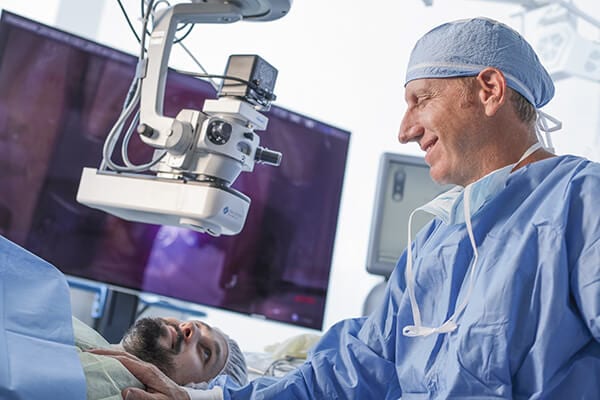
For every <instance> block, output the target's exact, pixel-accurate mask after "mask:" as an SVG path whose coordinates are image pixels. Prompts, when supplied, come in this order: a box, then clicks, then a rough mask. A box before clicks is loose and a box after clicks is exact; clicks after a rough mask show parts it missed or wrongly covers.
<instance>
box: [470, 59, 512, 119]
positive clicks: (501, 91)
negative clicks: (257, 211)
mask: <svg viewBox="0 0 600 400" xmlns="http://www.w3.org/2000/svg"><path fill="white" fill-rule="evenodd" d="M477 83H478V98H479V101H480V102H481V104H482V105H483V107H484V110H485V114H486V115H487V116H488V117H492V116H494V115H496V113H497V112H498V110H499V109H500V108H501V107H502V105H503V104H504V103H505V102H506V96H507V94H508V92H507V90H506V78H505V77H504V74H503V73H502V71H500V70H499V69H497V68H493V67H487V68H485V69H484V70H482V71H481V72H480V73H479V75H477Z"/></svg>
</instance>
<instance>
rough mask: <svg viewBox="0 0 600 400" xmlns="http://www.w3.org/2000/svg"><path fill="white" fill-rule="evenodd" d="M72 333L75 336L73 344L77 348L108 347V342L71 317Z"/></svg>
mask: <svg viewBox="0 0 600 400" xmlns="http://www.w3.org/2000/svg"><path fill="white" fill-rule="evenodd" d="M72 320H73V335H74V336H75V346H77V348H78V349H79V350H89V349H98V348H106V347H110V343H108V341H107V340H106V339H104V338H103V337H102V335H100V334H99V333H98V332H96V331H95V330H94V329H93V328H92V327H90V326H88V325H87V324H85V323H84V322H82V321H80V320H79V319H77V318H75V317H72Z"/></svg>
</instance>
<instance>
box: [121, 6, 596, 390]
mask: <svg viewBox="0 0 600 400" xmlns="http://www.w3.org/2000/svg"><path fill="white" fill-rule="evenodd" d="M405 89H406V90H405V99H406V103H407V109H406V112H405V115H404V118H403V119H402V123H401V126H400V132H399V135H398V137H399V140H400V142H401V143H407V142H416V143H418V144H419V146H420V147H421V149H422V150H423V151H424V153H425V160H426V161H427V163H428V164H429V165H430V167H431V176H432V177H433V178H434V180H436V181H437V182H440V183H449V184H456V185H458V186H457V188H456V189H453V190H452V191H450V192H447V193H444V194H442V195H441V196H440V197H438V198H436V199H434V200H433V201H432V202H430V203H428V204H425V205H423V206H422V207H420V208H419V209H417V210H415V211H414V212H413V214H414V213H417V212H427V213H432V214H434V215H435V216H436V218H435V219H434V220H433V221H432V222H431V223H430V224H429V225H427V226H426V227H425V228H423V229H422V230H421V231H420V232H419V233H418V234H417V235H416V237H415V238H414V241H413V240H412V237H413V234H412V232H411V235H409V236H410V238H409V243H408V246H407V250H406V251H405V252H404V253H403V254H402V256H401V257H400V259H399V261H398V264H397V267H396V269H395V271H394V273H393V274H392V276H391V277H390V280H389V284H388V287H387V290H386V294H385V298H384V300H383V301H382V303H381V304H380V305H379V307H378V308H376V310H375V311H374V312H373V314H372V315H370V316H369V317H368V318H356V319H349V320H345V321H342V322H339V323H338V324H336V325H334V326H333V327H332V328H331V329H330V330H329V331H328V332H326V333H325V334H324V335H323V337H322V339H321V341H320V342H319V343H318V344H317V345H316V347H315V348H314V350H313V351H312V353H311V354H310V355H309V358H308V360H307V362H306V363H305V364H303V365H302V366H300V367H299V368H298V369H297V370H296V371H293V372H291V373H289V374H288V375H286V376H285V377H283V378H281V379H279V380H266V379H258V380H254V381H253V382H251V383H250V384H249V385H246V386H244V387H242V388H238V387H235V386H234V385H232V384H231V383H229V382H228V381H227V380H226V379H222V378H218V379H216V380H214V381H213V382H212V384H211V386H212V387H213V391H211V392H203V391H196V392H191V391H190V392H181V391H178V392H177V393H179V394H181V397H177V396H173V398H181V399H188V398H191V399H207V398H219V399H255V398H256V399H259V398H260V399H338V398H339V399H398V398H400V397H401V398H402V399H416V398H418V399H450V398H460V399H468V398H471V399H492V398H493V399H499V398H516V399H598V398H600V379H599V377H600V343H599V341H600V212H599V211H598V204H599V203H598V199H600V165H599V164H596V163H593V162H591V161H588V160H586V159H583V158H580V157H576V156H572V155H565V156H555V155H554V154H552V152H551V151H550V150H551V149H550V147H551V143H550V141H549V140H548V136H547V135H546V133H547V132H549V131H551V130H552V129H553V128H554V126H555V125H556V122H557V121H556V120H554V119H553V118H551V117H549V116H547V115H546V114H544V113H542V112H541V111H540V108H541V107H543V106H544V105H546V104H547V103H548V102H549V101H550V100H551V99H552V97H553V95H554V85H553V83H552V80H551V79H550V76H549V75H548V72H547V71H546V70H545V69H544V67H543V66H542V65H541V63H540V61H539V59H538V57H537V56H536V54H535V53H534V51H533V49H532V48H531V46H530V45H529V44H528V43H527V42H526V41H525V40H524V39H523V38H522V37H521V36H520V35H519V34H518V33H517V32H516V31H514V30H513V29H511V28H509V27H508V26H506V25H504V24H501V23H499V22H497V21H493V20H490V19H486V18H474V19H468V20H459V21H454V22H450V23H445V24H443V25H440V26H438V27H436V28H434V29H433V30H431V31H429V32H428V33H427V34H425V35H424V36H423V37H422V38H421V39H420V40H419V41H418V42H417V43H416V45H415V47H414V49H413V51H412V54H411V57H410V61H409V65H408V68H407V72H406V85H405ZM553 125H554V126H553ZM411 220H412V218H411ZM408 225H409V226H408V229H409V230H410V229H411V226H410V225H411V221H409V222H408ZM403 229H407V226H398V230H403ZM126 366H127V367H128V368H129V369H130V370H131V371H132V372H133V373H134V374H135V375H136V376H137V377H138V378H139V379H140V380H141V381H142V382H144V383H146V384H147V385H153V386H152V389H153V391H154V392H153V393H143V392H136V393H135V396H131V397H127V399H128V400H132V399H164V398H165V397H164V395H163V393H172V391H173V390H176V389H174V386H176V385H173V383H172V382H168V381H165V380H164V379H163V378H162V377H161V376H160V375H158V374H156V371H151V370H148V369H146V368H145V365H144V364H142V363H129V364H128V365H126ZM157 382H159V383H157ZM170 391H171V392H170ZM216 394H218V396H219V397H209V396H216ZM161 396H163V397H161Z"/></svg>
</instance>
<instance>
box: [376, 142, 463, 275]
mask: <svg viewBox="0 0 600 400" xmlns="http://www.w3.org/2000/svg"><path fill="white" fill-rule="evenodd" d="M451 187H452V186H451V185H439V184H437V183H435V182H434V181H433V179H431V176H430V175H429V166H428V165H427V164H426V163H425V160H424V159H423V158H422V157H416V156H410V155H405V154H396V153H383V154H382V155H381V158H380V161H379V171H378V174H377V187H376V191H375V201H374V204H373V217H372V220H371V231H370V236H369V247H368V251H367V271H368V272H370V273H372V274H375V275H383V276H385V277H386V278H388V277H389V276H390V274H391V273H392V271H393V270H394V268H395V267H396V263H397V261H398V259H399V258H400V255H401V254H402V252H403V251H404V249H406V246H407V242H408V217H409V216H410V213H411V212H412V211H413V210H414V209H416V208H418V207H419V206H422V205H423V204H425V203H427V202H428V201H430V200H432V199H433V198H435V197H436V196H437V195H438V194H440V193H442V192H444V191H446V190H448V189H450V188H451ZM432 218H433V216H432V215H431V214H427V213H425V212H417V213H415V215H414V216H413V222H412V237H413V239H414V237H415V234H416V233H417V232H418V231H419V230H420V229H421V228H422V227H423V226H425V224H427V223H428V222H429V221H431V219H432Z"/></svg>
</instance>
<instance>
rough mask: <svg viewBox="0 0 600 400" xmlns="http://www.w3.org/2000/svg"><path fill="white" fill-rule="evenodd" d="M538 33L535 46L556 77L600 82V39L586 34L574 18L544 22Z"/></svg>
mask: <svg viewBox="0 0 600 400" xmlns="http://www.w3.org/2000/svg"><path fill="white" fill-rule="evenodd" d="M534 35H535V39H534V40H533V46H534V48H535V49H536V51H537V53H538V55H539V57H540V60H541V61H542V63H543V64H544V65H545V66H546V68H547V69H548V72H549V73H550V75H551V76H552V78H553V79H555V80H560V79H566V78H569V77H572V76H573V77H578V78H582V79H587V80H591V81H594V82H600V43H599V42H595V41H592V40H589V39H586V38H584V37H583V36H582V35H581V34H579V32H578V31H577V28H576V26H575V24H574V23H572V22H571V21H570V20H568V19H563V20H560V21H558V22H554V23H550V24H548V23H541V22H540V23H538V26H537V29H536V30H535V32H534Z"/></svg>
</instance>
